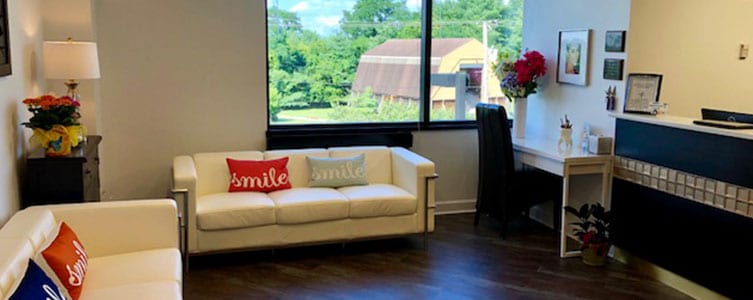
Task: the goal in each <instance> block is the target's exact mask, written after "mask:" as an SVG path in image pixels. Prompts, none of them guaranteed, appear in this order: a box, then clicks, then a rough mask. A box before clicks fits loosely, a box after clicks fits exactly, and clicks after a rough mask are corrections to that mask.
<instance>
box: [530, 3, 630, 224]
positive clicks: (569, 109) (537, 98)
mask: <svg viewBox="0 0 753 300" xmlns="http://www.w3.org/2000/svg"><path fill="white" fill-rule="evenodd" d="M523 9H524V13H523V49H529V50H538V51H539V52H541V53H542V54H543V55H544V57H545V58H546V60H547V63H546V66H547V69H548V71H547V75H546V76H545V78H544V79H543V81H542V84H541V85H540V86H542V87H543V88H542V89H541V91H540V92H539V93H537V94H533V95H531V96H530V97H529V98H528V99H529V100H528V117H527V120H526V135H527V136H542V137H546V138H550V139H557V138H559V131H560V127H559V125H560V118H562V117H563V116H564V115H565V114H567V116H568V118H569V119H570V120H571V121H572V122H573V123H574V126H573V142H574V143H575V145H574V147H577V143H578V140H579V134H580V133H581V130H583V125H584V123H588V124H589V125H590V126H591V131H592V132H593V133H595V134H602V135H605V136H614V119H613V118H611V117H609V113H610V111H607V110H606V102H605V91H606V90H607V88H608V87H609V86H617V100H618V101H617V103H616V105H615V106H616V111H622V98H623V96H622V95H623V94H624V93H625V82H626V80H622V81H615V80H606V79H603V77H602V73H603V65H604V59H605V58H622V59H625V64H628V60H627V57H626V53H615V52H609V53H607V52H605V51H604V35H605V33H606V31H607V30H627V29H628V26H629V24H630V18H629V17H630V0H611V1H603V0H567V1H551V0H527V1H526V2H525V6H524V8H523ZM573 29H591V45H590V48H589V58H588V77H587V82H588V85H587V86H577V85H570V84H561V83H557V82H556V78H557V77H556V70H557V52H558V38H559V31H560V30H573ZM626 43H627V45H630V43H631V40H630V39H628V40H627V41H626ZM631 60H632V58H631ZM625 79H627V77H626V76H625ZM580 177H581V178H576V179H574V180H573V181H572V182H571V191H574V193H573V195H571V196H572V197H573V199H588V201H598V194H595V193H593V191H591V190H590V189H592V188H593V187H594V186H596V187H598V182H599V178H594V176H580ZM597 177H598V176H597ZM586 187H588V188H586ZM599 190H600V189H599ZM551 205H552V204H551V202H548V203H545V204H543V205H541V206H540V207H537V208H535V209H533V210H532V211H531V216H532V218H534V219H537V220H539V221H541V222H543V223H545V224H548V225H550V226H551V220H552V209H551Z"/></svg>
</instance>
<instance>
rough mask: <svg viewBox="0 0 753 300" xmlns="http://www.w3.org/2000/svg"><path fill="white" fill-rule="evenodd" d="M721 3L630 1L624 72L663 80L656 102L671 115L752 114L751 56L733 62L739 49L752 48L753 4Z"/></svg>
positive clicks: (739, 1)
mask: <svg viewBox="0 0 753 300" xmlns="http://www.w3.org/2000/svg"><path fill="white" fill-rule="evenodd" d="M723 2H724V4H723V5H721V4H719V3H718V1H706V0H662V1H655V0H633V1H632V8H631V24H630V31H629V33H628V39H629V41H630V42H629V43H628V55H629V56H630V64H629V66H628V70H630V71H631V72H651V73H659V74H663V75H664V78H663V83H662V88H661V100H660V101H662V102H667V103H669V113H670V114H672V115H680V116H687V117H699V116H700V109H701V107H712V108H720V109H726V110H734V111H743V112H748V113H753V101H751V100H753V84H751V83H750V82H751V79H753V57H749V58H748V59H746V60H740V59H738V47H739V44H740V43H746V44H753V26H751V25H753V23H751V20H753V1H751V0H727V1H723ZM751 54H753V52H751Z"/></svg>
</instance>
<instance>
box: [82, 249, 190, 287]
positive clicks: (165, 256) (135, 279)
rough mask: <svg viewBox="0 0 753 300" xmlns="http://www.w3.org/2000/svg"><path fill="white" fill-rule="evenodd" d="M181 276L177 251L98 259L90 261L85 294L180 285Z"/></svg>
mask: <svg viewBox="0 0 753 300" xmlns="http://www.w3.org/2000/svg"><path fill="white" fill-rule="evenodd" d="M181 272H182V271H181V258H180V251H178V249H173V248H166V249H156V250H147V251H138V252H131V253H125V254H117V255H110V256H103V257H97V258H92V259H91V260H89V270H88V271H87V274H86V287H85V290H89V289H104V288H111V287H116V286H121V285H129V284H138V283H149V282H160V281H173V282H177V283H180V282H181V276H182V275H181ZM103 299H104V298H103Z"/></svg>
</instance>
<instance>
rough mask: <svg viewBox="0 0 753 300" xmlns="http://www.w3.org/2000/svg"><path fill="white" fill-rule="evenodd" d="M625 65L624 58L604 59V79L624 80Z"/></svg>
mask: <svg viewBox="0 0 753 300" xmlns="http://www.w3.org/2000/svg"><path fill="white" fill-rule="evenodd" d="M624 65H625V60H624V59H619V58H605V59H604V79H611V80H622V72H623V68H624Z"/></svg>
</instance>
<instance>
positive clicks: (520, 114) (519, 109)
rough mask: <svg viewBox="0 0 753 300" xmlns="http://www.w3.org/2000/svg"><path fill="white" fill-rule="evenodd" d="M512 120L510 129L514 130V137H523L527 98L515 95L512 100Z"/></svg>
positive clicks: (524, 133)
mask: <svg viewBox="0 0 753 300" xmlns="http://www.w3.org/2000/svg"><path fill="white" fill-rule="evenodd" d="M513 105H514V108H513V111H514V115H513V122H512V129H513V132H514V137H516V138H524V137H526V109H527V106H528V98H526V97H515V99H514V100H513Z"/></svg>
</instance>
